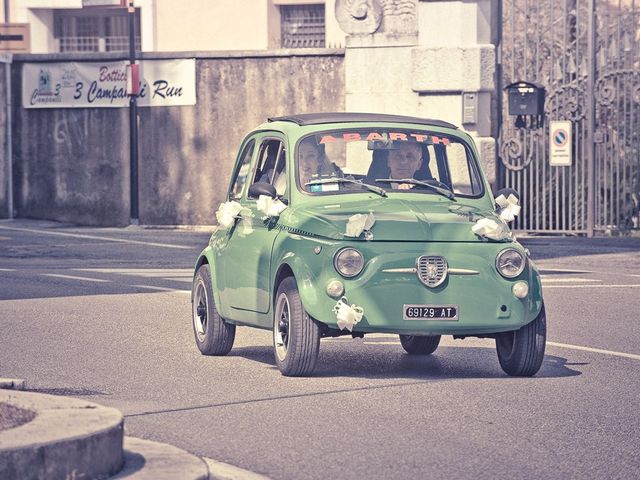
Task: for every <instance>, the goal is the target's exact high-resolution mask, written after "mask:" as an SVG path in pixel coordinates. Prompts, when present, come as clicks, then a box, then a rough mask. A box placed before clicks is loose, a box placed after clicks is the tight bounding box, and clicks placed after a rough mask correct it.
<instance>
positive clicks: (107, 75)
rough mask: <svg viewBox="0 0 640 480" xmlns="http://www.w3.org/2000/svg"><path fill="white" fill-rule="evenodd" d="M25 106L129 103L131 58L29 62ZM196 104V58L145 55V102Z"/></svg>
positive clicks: (142, 87)
mask: <svg viewBox="0 0 640 480" xmlns="http://www.w3.org/2000/svg"><path fill="white" fill-rule="evenodd" d="M22 68H23V71H22V106H23V107H24V108H87V107H127V106H129V96H128V95H127V62H124V61H120V62H82V63H80V62H72V63H25V64H24V65H23V67H22ZM195 104H196V61H195V59H193V58H190V59H180V60H142V61H141V62H140V94H139V95H138V105H139V106H141V107H164V106H176V105H195Z"/></svg>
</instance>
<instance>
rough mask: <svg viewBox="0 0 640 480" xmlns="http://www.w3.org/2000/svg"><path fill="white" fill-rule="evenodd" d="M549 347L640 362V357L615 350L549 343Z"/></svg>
mask: <svg viewBox="0 0 640 480" xmlns="http://www.w3.org/2000/svg"><path fill="white" fill-rule="evenodd" d="M547 345H551V346H552V347H560V348H568V349H571V350H581V351H585V352H592V353H602V354H604V355H613V356H615V357H623V358H631V359H633V360H640V355H636V354H634V353H625V352H616V351H613V350H604V349H602V348H591V347H583V346H581V345H569V344H567V343H557V342H547Z"/></svg>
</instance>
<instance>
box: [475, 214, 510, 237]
mask: <svg viewBox="0 0 640 480" xmlns="http://www.w3.org/2000/svg"><path fill="white" fill-rule="evenodd" d="M471 231H472V232H473V233H475V234H476V235H479V236H481V237H487V238H490V239H491V240H503V239H505V238H508V237H510V236H511V232H510V231H509V227H507V225H506V224H505V223H498V222H496V221H495V220H492V219H490V218H481V219H480V220H478V221H477V222H476V223H475V225H473V226H472V227H471Z"/></svg>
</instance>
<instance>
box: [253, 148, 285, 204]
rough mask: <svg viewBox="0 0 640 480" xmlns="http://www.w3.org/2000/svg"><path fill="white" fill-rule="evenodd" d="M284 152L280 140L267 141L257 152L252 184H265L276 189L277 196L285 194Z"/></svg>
mask: <svg viewBox="0 0 640 480" xmlns="http://www.w3.org/2000/svg"><path fill="white" fill-rule="evenodd" d="M286 180H287V177H286V151H285V148H284V143H283V142H282V141H281V140H276V139H267V140H265V141H264V142H262V144H261V145H260V150H259V151H258V168H257V169H256V175H255V177H254V180H253V183H256V182H266V183H270V184H272V185H273V186H274V187H276V192H277V193H278V194H279V195H283V194H284V193H285V190H286V187H287V181H286Z"/></svg>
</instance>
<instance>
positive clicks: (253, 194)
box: [249, 182, 276, 198]
mask: <svg viewBox="0 0 640 480" xmlns="http://www.w3.org/2000/svg"><path fill="white" fill-rule="evenodd" d="M260 195H266V196H267V197H271V198H276V187H274V186H273V185H271V184H270V183H267V182H256V183H254V184H253V185H251V186H250V187H249V198H258V197H259V196H260Z"/></svg>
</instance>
